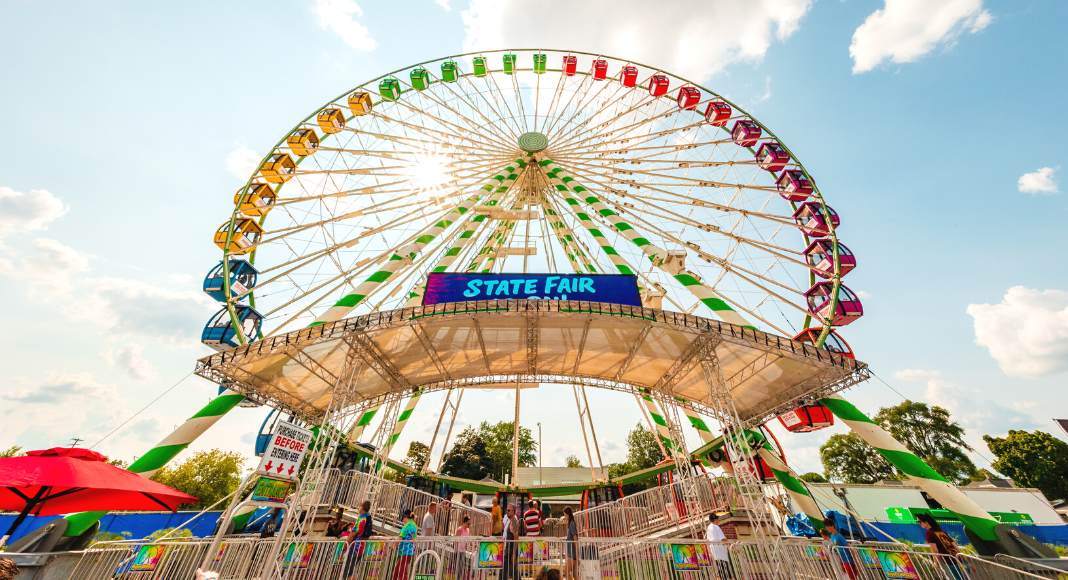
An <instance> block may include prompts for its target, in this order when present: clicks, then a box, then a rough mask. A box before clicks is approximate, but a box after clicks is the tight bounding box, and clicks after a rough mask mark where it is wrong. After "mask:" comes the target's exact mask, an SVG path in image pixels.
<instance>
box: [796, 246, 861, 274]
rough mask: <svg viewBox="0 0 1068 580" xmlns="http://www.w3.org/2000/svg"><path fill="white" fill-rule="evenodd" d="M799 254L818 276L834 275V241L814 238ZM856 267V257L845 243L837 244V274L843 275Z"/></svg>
mask: <svg viewBox="0 0 1068 580" xmlns="http://www.w3.org/2000/svg"><path fill="white" fill-rule="evenodd" d="M801 255H803V256H804V257H805V261H806V262H808V265H809V266H810V267H811V268H812V269H813V271H815V272H816V275H817V276H819V277H820V278H830V277H831V276H832V275H834V242H832V241H831V240H815V241H813V242H812V243H811V244H809V245H808V247H807V248H805V251H804V252H801ZM856 267H857V257H856V256H854V255H853V252H850V251H849V248H847V247H845V244H842V243H839V244H838V275H839V276H845V275H846V274H848V273H849V272H851V271H852V270H853V268H856Z"/></svg>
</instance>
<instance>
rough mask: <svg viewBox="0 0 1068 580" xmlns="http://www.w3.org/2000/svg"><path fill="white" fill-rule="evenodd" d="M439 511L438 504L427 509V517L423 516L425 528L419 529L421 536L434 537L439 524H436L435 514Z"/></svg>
mask: <svg viewBox="0 0 1068 580" xmlns="http://www.w3.org/2000/svg"><path fill="white" fill-rule="evenodd" d="M436 511H438V504H436V503H432V504H430V505H428V506H427V507H426V515H425V516H423V526H422V527H421V528H419V535H420V536H433V535H434V531H435V530H437V524H436V523H435V522H434V513H435V512H436Z"/></svg>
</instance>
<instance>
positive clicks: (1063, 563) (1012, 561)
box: [994, 554, 1068, 580]
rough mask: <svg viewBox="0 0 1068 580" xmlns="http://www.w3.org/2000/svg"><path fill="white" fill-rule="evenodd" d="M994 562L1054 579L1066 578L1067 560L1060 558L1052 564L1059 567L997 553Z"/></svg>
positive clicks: (1067, 574) (1061, 579) (1063, 579)
mask: <svg viewBox="0 0 1068 580" xmlns="http://www.w3.org/2000/svg"><path fill="white" fill-rule="evenodd" d="M994 562H996V563H998V564H1001V565H1002V566H1007V567H1009V568H1015V569H1017V570H1023V571H1024V572H1029V573H1031V574H1035V575H1037V576H1042V577H1043V578H1054V579H1056V580H1068V560H1066V559H1064V558H1061V559H1060V560H1059V561H1057V562H1053V564H1059V565H1060V567H1059V568H1054V567H1053V566H1049V565H1047V564H1045V563H1042V562H1040V561H1039V562H1036V561H1033V560H1024V559H1023V558H1016V557H1014V556H1009V555H1008V554H998V555H997V556H995V557H994Z"/></svg>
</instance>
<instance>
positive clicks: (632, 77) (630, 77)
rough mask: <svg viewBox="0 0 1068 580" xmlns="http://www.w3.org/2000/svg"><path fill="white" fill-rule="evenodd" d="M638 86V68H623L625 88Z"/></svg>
mask: <svg viewBox="0 0 1068 580" xmlns="http://www.w3.org/2000/svg"><path fill="white" fill-rule="evenodd" d="M637 84H638V67H636V66H629V65H628V66H625V67H623V86H625V87H633V86H635V85H637Z"/></svg>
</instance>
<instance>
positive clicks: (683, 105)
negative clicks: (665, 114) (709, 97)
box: [676, 87, 701, 109]
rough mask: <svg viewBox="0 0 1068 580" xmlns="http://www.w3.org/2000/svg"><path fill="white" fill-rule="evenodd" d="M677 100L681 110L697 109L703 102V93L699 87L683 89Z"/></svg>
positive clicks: (680, 90)
mask: <svg viewBox="0 0 1068 580" xmlns="http://www.w3.org/2000/svg"><path fill="white" fill-rule="evenodd" d="M676 100H677V101H678V103H679V108H680V109H696V108H697V103H698V101H700V100H701V91H700V90H698V88H697V87H682V88H681V89H679V96H678V98H677V99H676Z"/></svg>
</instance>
